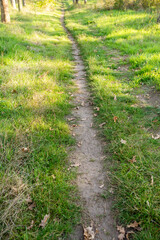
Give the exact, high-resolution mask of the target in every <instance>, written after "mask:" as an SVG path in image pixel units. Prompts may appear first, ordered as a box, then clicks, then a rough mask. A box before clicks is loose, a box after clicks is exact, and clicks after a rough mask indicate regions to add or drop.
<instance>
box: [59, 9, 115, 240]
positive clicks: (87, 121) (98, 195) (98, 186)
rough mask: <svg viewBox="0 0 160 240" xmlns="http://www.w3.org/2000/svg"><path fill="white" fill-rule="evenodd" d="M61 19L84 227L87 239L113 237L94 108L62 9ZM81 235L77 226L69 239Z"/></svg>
mask: <svg viewBox="0 0 160 240" xmlns="http://www.w3.org/2000/svg"><path fill="white" fill-rule="evenodd" d="M61 22H62V25H63V27H64V29H65V31H66V32H67V34H68V37H69V39H70V41H71V42H72V51H73V56H74V61H75V64H76V65H75V72H76V74H75V81H76V85H77V88H78V91H77V93H76V95H75V105H76V106H77V108H76V109H75V110H74V111H73V112H72V117H73V118H76V119H78V124H77V126H75V127H73V134H74V135H75V137H76V140H77V143H78V144H77V147H76V148H75V150H74V152H72V154H71V156H70V159H71V162H72V164H73V165H76V166H77V168H78V177H77V185H78V188H79V192H80V196H81V201H82V206H83V209H84V212H83V226H84V227H85V228H86V227H89V226H90V227H91V228H90V229H88V230H91V233H93V236H92V238H87V239H97V240H113V239H115V240H116V239H117V232H116V224H115V221H114V219H113V216H112V211H111V202H110V201H109V200H104V199H103V198H102V193H103V192H104V190H106V189H107V181H106V172H105V171H104V170H103V166H104V162H103V161H104V154H103V142H102V141H101V140H100V139H98V137H97V136H96V135H97V131H96V130H95V129H94V128H93V127H92V124H93V111H92V108H91V106H90V101H89V99H90V94H89V92H88V88H87V83H86V77H85V76H86V73H85V68H84V65H83V61H82V59H81V57H80V50H79V48H78V46H77V44H76V42H75V40H74V38H73V37H72V36H71V34H70V33H69V31H68V30H67V29H66V27H65V23H64V11H62V18H61ZM92 230H93V232H92ZM95 233H96V234H95ZM94 234H95V237H94ZM82 235H83V234H82V233H81V232H80V231H77V230H76V231H75V233H73V234H72V236H71V237H70V239H72V240H79V239H83V237H82Z"/></svg>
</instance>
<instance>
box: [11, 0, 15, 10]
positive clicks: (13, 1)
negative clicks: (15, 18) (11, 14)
mask: <svg viewBox="0 0 160 240" xmlns="http://www.w3.org/2000/svg"><path fill="white" fill-rule="evenodd" d="M11 4H12V7H13V8H14V9H16V1H15V0H11Z"/></svg>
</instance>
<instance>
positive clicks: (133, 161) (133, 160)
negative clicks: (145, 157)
mask: <svg viewBox="0 0 160 240" xmlns="http://www.w3.org/2000/svg"><path fill="white" fill-rule="evenodd" d="M128 162H131V163H135V162H137V161H136V156H133V158H132V159H131V160H128Z"/></svg>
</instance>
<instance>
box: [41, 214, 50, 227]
mask: <svg viewBox="0 0 160 240" xmlns="http://www.w3.org/2000/svg"><path fill="white" fill-rule="evenodd" d="M49 218H50V214H46V215H45V216H44V218H43V219H42V220H41V223H40V224H39V227H42V228H44V227H45V226H46V224H47V221H48V219H49Z"/></svg>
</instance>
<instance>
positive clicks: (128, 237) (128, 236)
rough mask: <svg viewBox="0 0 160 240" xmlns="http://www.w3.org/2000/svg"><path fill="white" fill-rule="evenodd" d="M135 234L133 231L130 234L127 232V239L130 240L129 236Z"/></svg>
mask: <svg viewBox="0 0 160 240" xmlns="http://www.w3.org/2000/svg"><path fill="white" fill-rule="evenodd" d="M133 233H134V232H133V231H129V232H127V234H126V238H127V240H129V234H133Z"/></svg>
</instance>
